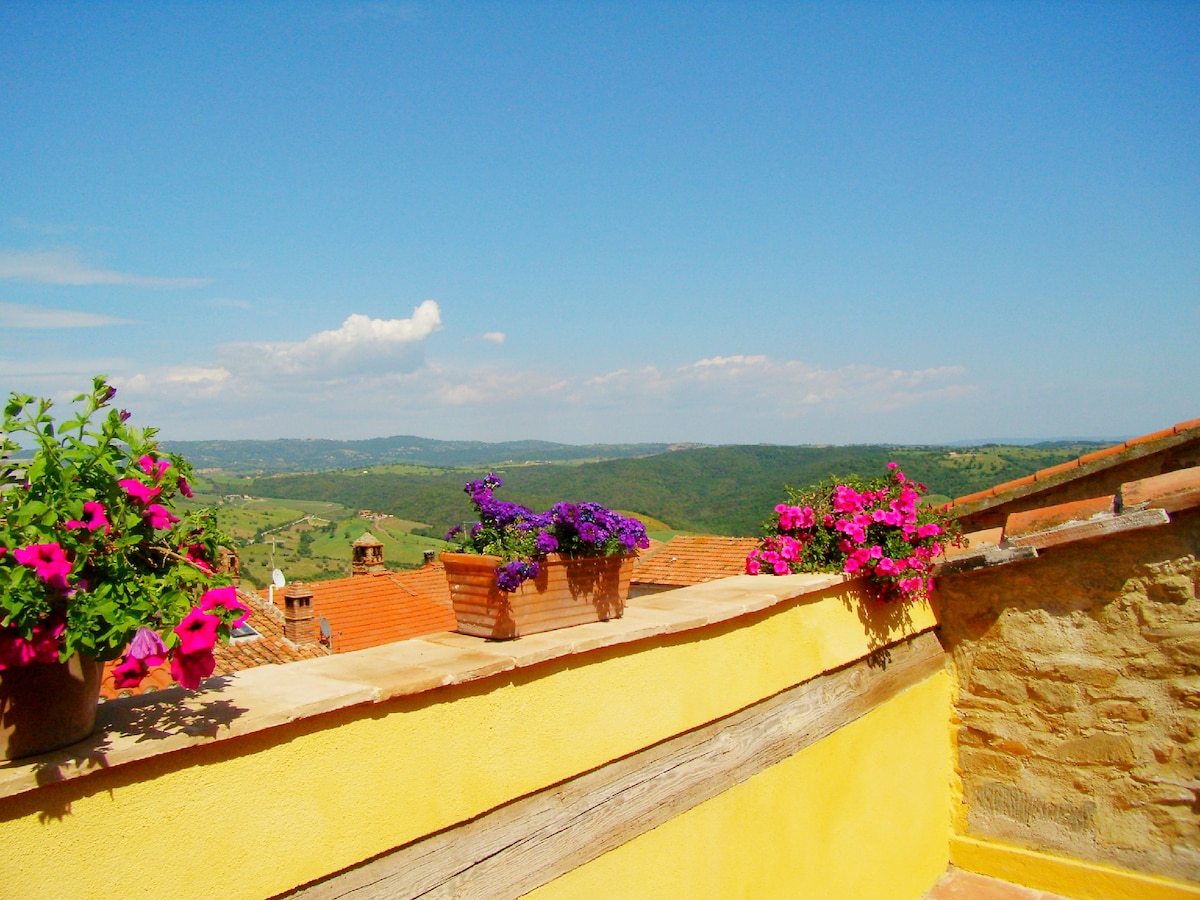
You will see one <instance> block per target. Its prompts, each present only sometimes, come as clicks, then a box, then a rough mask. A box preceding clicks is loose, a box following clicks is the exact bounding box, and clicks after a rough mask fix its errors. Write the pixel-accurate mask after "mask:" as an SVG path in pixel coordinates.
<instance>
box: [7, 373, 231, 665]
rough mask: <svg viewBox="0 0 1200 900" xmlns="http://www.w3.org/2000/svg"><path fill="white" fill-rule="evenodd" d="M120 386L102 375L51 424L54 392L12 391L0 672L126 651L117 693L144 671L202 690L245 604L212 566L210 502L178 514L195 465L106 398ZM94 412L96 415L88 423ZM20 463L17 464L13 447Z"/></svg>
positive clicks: (216, 539)
mask: <svg viewBox="0 0 1200 900" xmlns="http://www.w3.org/2000/svg"><path fill="white" fill-rule="evenodd" d="M115 393H116V390H115V389H114V388H112V387H110V386H109V385H108V384H107V383H106V381H105V379H104V378H103V377H97V378H96V379H94V381H93V384H92V391H91V393H90V394H81V395H80V396H78V397H76V398H75V403H83V404H84V405H83V408H82V410H80V411H79V412H77V413H76V414H75V415H74V416H73V417H71V418H69V419H66V420H65V421H63V422H62V423H61V424H59V425H58V426H56V425H55V422H54V420H53V418H52V417H51V415H50V407H51V403H50V401H48V400H35V399H34V398H33V397H30V396H26V395H21V394H12V395H11V397H10V399H9V402H8V404H7V405H6V406H5V408H4V426H3V432H2V433H0V669H4V668H7V667H11V666H22V665H28V664H30V663H50V662H61V661H66V660H67V659H69V658H70V657H71V656H72V655H73V654H75V653H79V654H82V655H84V656H89V657H92V658H94V659H96V660H101V661H104V660H111V659H115V658H117V657H118V656H120V655H122V653H123V654H124V659H123V660H122V662H121V663H120V664H119V665H117V666H116V667H114V677H115V680H116V686H117V687H118V688H126V687H135V686H136V685H137V684H139V683H140V682H141V680H142V678H143V677H144V676H145V675H146V673H147V672H148V671H149V669H150V667H151V666H155V665H158V664H160V663H162V662H164V661H166V660H168V659H169V660H170V661H171V674H172V675H173V676H174V678H175V679H176V680H177V681H178V682H179V683H180V684H182V685H183V686H184V687H188V688H196V687H198V686H199V684H200V680H201V679H202V678H206V677H208V676H209V675H211V674H212V672H213V669H214V666H215V660H214V658H213V646H214V644H215V642H216V640H217V638H218V637H228V634H229V630H230V628H231V627H236V626H237V625H239V624H241V623H243V622H245V619H246V616H247V614H248V613H249V609H248V607H246V606H244V605H243V604H242V603H241V602H240V601H239V600H238V599H237V593H236V591H235V589H234V588H233V587H232V586H230V585H228V584H227V581H228V580H227V579H226V578H224V577H222V576H221V575H219V574H217V573H216V572H215V571H214V567H213V563H214V561H215V560H216V558H217V557H216V554H217V551H218V547H219V546H221V545H222V544H223V543H224V542H225V539H224V537H223V536H222V535H221V534H219V533H218V532H217V531H216V527H215V516H214V514H213V513H212V512H211V511H209V510H189V511H179V512H177V511H175V510H173V509H172V508H171V501H172V499H173V498H174V497H175V496H176V495H177V494H182V495H183V496H185V497H191V496H192V491H191V488H190V487H189V485H188V480H187V479H188V477H189V476H190V475H191V469H190V467H189V466H188V464H187V462H186V461H184V460H183V459H181V458H180V457H178V456H175V455H174V454H164V453H162V452H161V451H160V450H159V448H158V445H157V444H156V443H155V442H154V441H153V440H152V438H153V436H154V434H155V430H154V429H149V428H148V429H139V428H134V427H132V426H130V425H128V424H127V420H128V419H129V413H128V412H126V411H124V410H122V411H119V412H118V411H117V410H115V409H108V410H107V412H105V410H106V407H108V404H109V403H110V401H111V400H112V398H113V396H114V394H115ZM94 419H95V420H98V421H93V420H94ZM22 451H25V452H30V451H31V452H32V457H31V458H28V459H20V460H17V459H13V458H12V456H13V454H15V453H18V452H22Z"/></svg>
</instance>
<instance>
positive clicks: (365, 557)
mask: <svg viewBox="0 0 1200 900" xmlns="http://www.w3.org/2000/svg"><path fill="white" fill-rule="evenodd" d="M386 571H387V567H386V566H384V564H383V542H382V541H381V540H379V538H377V537H375V535H373V534H371V532H369V531H364V532H363V533H362V537H360V538H359V539H358V540H356V541H355V542H354V543H353V544H351V545H350V574H351V575H374V574H375V573H376V572H386Z"/></svg>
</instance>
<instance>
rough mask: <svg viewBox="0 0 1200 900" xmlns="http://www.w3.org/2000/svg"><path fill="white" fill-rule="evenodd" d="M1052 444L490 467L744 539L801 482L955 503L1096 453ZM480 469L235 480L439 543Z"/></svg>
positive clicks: (553, 497) (664, 456)
mask: <svg viewBox="0 0 1200 900" xmlns="http://www.w3.org/2000/svg"><path fill="white" fill-rule="evenodd" d="M1097 446H1098V445H1096V444H1090V443H1071V444H1063V445H1056V446H1053V447H1008V446H991V447H988V448H975V449H972V448H967V447H962V448H957V447H956V448H946V447H900V448H898V447H892V446H877V445H864V446H851V447H779V446H770V445H741V446H729V447H701V448H695V449H685V450H676V451H673V452H668V453H660V454H657V455H654V456H646V457H642V458H636V459H610V460H605V461H601V462H593V463H586V464H582V465H578V466H564V465H511V466H507V467H500V468H498V469H497V472H498V474H500V475H502V476H503V477H504V480H505V490H506V492H508V493H509V494H510V496H511V497H513V498H514V499H515V500H516V501H517V502H519V503H522V504H523V505H525V506H529V507H531V508H534V509H538V508H541V509H545V508H547V507H548V506H549V505H551V504H552V503H554V502H556V501H557V500H558V499H559V498H561V497H564V496H569V497H578V498H582V499H586V500H589V501H593V502H596V503H601V504H603V505H605V506H607V507H609V508H611V509H621V510H631V511H633V512H634V513H636V514H638V515H647V516H650V517H652V518H654V519H657V520H659V521H660V522H661V523H664V524H667V525H669V526H670V527H671V529H672V530H678V531H689V532H697V533H704V534H724V535H733V536H752V535H757V534H759V533H760V526H761V522H762V511H763V510H764V509H770V508H772V507H773V506H774V504H775V503H776V502H777V500H778V498H779V496H780V494H781V492H782V490H783V486H784V485H785V484H791V485H799V486H803V485H810V484H815V483H817V482H820V481H822V480H824V479H826V478H829V477H830V476H831V475H833V474H834V473H837V472H842V473H847V474H859V475H867V474H869V473H871V472H878V471H879V470H880V469H881V468H882V467H883V466H884V465H886V464H887V463H888V462H890V461H893V460H894V461H896V462H898V463H899V464H900V465H901V466H902V467H903V468H904V470H905V471H906V472H907V473H908V474H909V475H910V476H911V477H912V478H914V479H916V480H919V481H922V482H924V483H925V484H927V485H928V486H929V490H930V496H933V495H939V496H943V497H961V496H963V495H965V494H970V493H974V492H975V491H978V490H982V489H984V488H987V487H991V486H992V485H994V484H997V483H1000V482H1003V481H1008V480H1010V479H1014V478H1020V477H1022V476H1024V475H1028V474H1030V473H1032V472H1035V471H1036V470H1038V469H1040V468H1044V467H1046V466H1052V465H1056V464H1057V463H1060V462H1064V461H1066V460H1068V459H1073V458H1074V457H1076V456H1079V455H1080V454H1081V453H1086V452H1089V451H1090V450H1093V449H1096V447H1097ZM478 475H479V471H478V470H475V469H473V470H468V471H457V472H446V471H444V470H439V471H436V472H431V473H430V474H427V475H415V474H407V475H403V474H380V473H376V472H371V473H369V474H367V475H363V474H356V475H354V476H353V477H351V476H348V475H347V474H345V473H339V472H322V473H317V474H311V475H279V476H274V477H269V478H255V479H251V480H244V479H240V480H239V482H240V484H241V487H240V488H239V490H241V491H245V492H246V493H251V494H255V495H258V496H265V497H278V498H284V499H292V498H295V499H310V500H324V501H332V502H336V503H340V504H342V505H344V506H346V507H348V508H351V509H364V508H365V509H372V510H375V511H376V512H383V513H389V514H391V515H395V516H398V517H401V518H406V519H413V520H416V521H419V522H427V523H429V525H430V528H429V531H430V533H431V536H436V537H440V536H441V535H443V534H445V533H446V531H447V530H449V529H450V528H451V527H453V526H455V525H458V524H461V523H462V522H463V521H464V520H465V519H467V518H469V517H470V515H471V513H470V509H469V506H468V504H467V502H466V501H465V500H464V498H463V494H462V483H463V481H464V480H466V479H468V478H473V477H478Z"/></svg>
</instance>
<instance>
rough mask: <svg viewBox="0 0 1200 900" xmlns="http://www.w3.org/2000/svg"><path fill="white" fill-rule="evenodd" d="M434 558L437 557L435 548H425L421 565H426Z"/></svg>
mask: <svg viewBox="0 0 1200 900" xmlns="http://www.w3.org/2000/svg"><path fill="white" fill-rule="evenodd" d="M435 559H437V551H436V550H426V551H425V562H424V563H423V564H422V565H426V566H428V565H430V564H431V563H432V562H433V561H434V560H435Z"/></svg>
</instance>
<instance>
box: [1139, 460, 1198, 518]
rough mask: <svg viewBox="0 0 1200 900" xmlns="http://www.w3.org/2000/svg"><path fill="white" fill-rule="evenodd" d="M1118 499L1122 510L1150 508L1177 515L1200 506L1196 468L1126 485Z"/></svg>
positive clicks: (1180, 470) (1143, 479)
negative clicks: (1179, 511)
mask: <svg viewBox="0 0 1200 900" xmlns="http://www.w3.org/2000/svg"><path fill="white" fill-rule="evenodd" d="M1120 497H1121V505H1122V507H1124V508H1129V507H1136V506H1154V507H1158V508H1160V509H1165V510H1167V511H1168V512H1177V511H1178V510H1181V509H1190V508H1192V507H1194V506H1200V466H1193V467H1192V468H1190V469H1179V470H1177V471H1175V472H1167V473H1166V474H1164V475H1154V476H1152V477H1150V478H1142V479H1140V480H1138V481H1129V482H1126V483H1125V484H1123V485H1121V493H1120Z"/></svg>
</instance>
